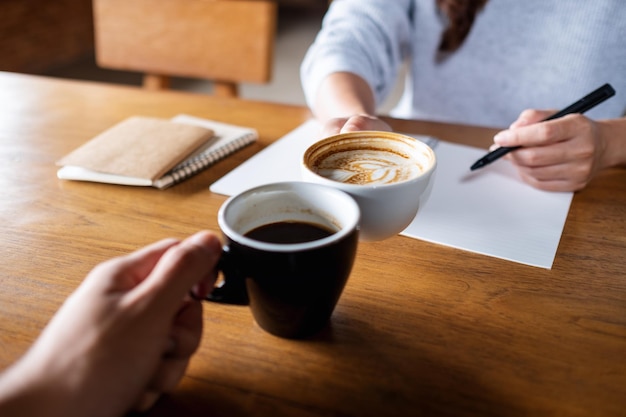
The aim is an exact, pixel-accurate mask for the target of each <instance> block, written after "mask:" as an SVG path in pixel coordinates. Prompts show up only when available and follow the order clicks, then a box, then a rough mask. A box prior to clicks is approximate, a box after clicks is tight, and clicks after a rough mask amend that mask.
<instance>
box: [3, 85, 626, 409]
mask: <svg viewBox="0 0 626 417" xmlns="http://www.w3.org/2000/svg"><path fill="white" fill-rule="evenodd" d="M179 113H188V114H192V115H196V116H199V117H205V118H211V119H215V120H220V121H224V122H229V123H236V124H240V125H244V126H253V127H255V128H257V129H258V130H259V132H260V141H259V142H258V143H257V144H255V145H253V146H251V147H249V148H246V149H245V150H243V151H241V152H239V153H237V154H236V155H234V156H232V157H231V158H228V159H227V160H225V161H223V162H221V163H219V164H217V165H215V166H214V167H212V168H211V169H209V170H208V171H205V172H204V173H202V174H200V175H198V176H196V177H194V178H193V179H191V180H189V181H187V182H185V183H183V184H180V185H178V186H176V187H173V188H171V189H169V190H165V191H158V190H155V189H148V188H140V187H138V188H133V187H123V186H113V185H104V184H91V183H80V182H64V181H60V180H58V179H57V178H56V176H55V173H56V169H57V167H56V166H55V164H54V163H55V161H56V160H57V159H59V158H60V157H61V156H63V155H65V154H66V153H67V152H69V151H70V150H72V149H74V148H75V147H77V146H78V145H80V144H82V143H83V142H85V141H86V140H88V139H89V138H91V137H92V136H94V135H95V134H97V133H99V132H100V131H102V130H103V129H105V128H107V127H109V126H111V125H113V124H114V123H116V122H118V121H120V120H122V119H124V118H126V117H128V116H131V115H148V116H159V117H168V118H169V117H172V116H174V115H176V114H179ZM308 117H310V115H309V113H308V111H307V110H306V109H304V108H300V107H295V106H286V105H277V104H269V103H261V102H248V101H238V100H234V99H216V98H212V97H209V96H202V95H194V94H188V93H180V92H147V91H142V90H139V89H136V88H131V87H118V86H111V85H102V84H95V83H87V82H74V81H62V80H55V79H47V78H41V77H34V76H24V75H15V74H9V73H4V74H0V161H2V164H0V192H1V194H2V196H1V200H0V229H1V231H0V242H1V243H0V254H1V257H2V264H1V266H0V283H1V291H0V324H1V326H2V328H1V331H0V369H1V368H5V367H6V366H8V365H9V364H10V363H12V362H13V361H15V360H16V359H17V358H18V357H19V356H20V355H21V354H22V353H23V352H24V351H25V350H26V349H27V348H28V346H29V345H30V344H31V343H32V342H33V341H34V340H35V338H36V337H37V335H38V334H39V332H40V331H41V329H42V328H43V327H44V326H45V324H46V323H47V321H48V320H49V318H50V317H51V316H52V315H53V314H54V312H55V311H56V310H57V308H58V307H59V306H60V304H61V303H62V302H63V300H64V299H65V298H66V297H67V296H68V295H69V294H70V293H71V292H72V291H73V290H74V289H75V288H76V286H77V285H78V284H79V282H80V281H81V279H82V278H83V277H84V276H85V274H86V273H87V272H88V271H89V270H90V269H91V268H92V267H93V266H94V265H95V264H96V263H98V262H100V261H102V260H105V259H108V258H110V257H113V256H116V255H120V254H123V253H127V252H129V251H132V250H133V249H135V248H137V247H139V246H142V245H145V244H147V243H149V242H152V241H155V240H158V239H160V238H163V237H167V236H175V237H185V236H187V235H189V234H191V233H193V232H195V231H197V230H199V229H203V228H208V229H213V230H217V222H216V213H217V210H218V207H219V206H220V205H221V204H222V202H223V201H224V200H225V198H224V197H223V196H220V195H215V194H212V193H211V192H210V191H209V189H208V187H209V185H210V184H211V183H212V182H214V181H215V180H217V179H218V178H219V177H221V176H223V175H224V174H226V173H227V172H228V171H229V170H231V169H233V168H234V167H235V166H237V165H238V164H240V163H241V162H242V161H244V160H245V159H246V158H248V157H250V156H251V155H253V154H254V153H255V152H258V151H259V150H261V149H262V148H263V147H265V146H267V145H268V144H270V143H271V142H272V141H274V140H276V139H277V138H279V137H280V136H282V135H284V134H286V133H287V132H288V131H290V130H291V129H293V128H295V127H296V126H298V125H299V124H300V123H302V122H304V121H305V120H306V119H307V118H308ZM392 123H393V124H394V125H395V127H396V128H397V129H398V130H402V131H410V132H415V133H423V134H430V135H435V136H438V137H440V138H442V139H445V140H450V141H456V142H463V143H468V144H472V145H477V146H484V147H486V146H487V145H488V144H489V142H490V137H491V135H492V134H493V132H494V130H493V129H486V128H475V127H464V126H454V125H445V124H437V123H426V122H417V121H415V122H409V121H399V120H396V121H392ZM294 157H295V155H294ZM625 271H626V171H624V170H612V171H607V172H605V173H604V174H602V175H601V176H600V177H599V178H598V179H597V180H595V181H594V182H593V183H592V184H590V185H589V187H587V188H586V189H585V190H584V191H582V192H579V193H577V194H576V195H575V196H574V200H573V203H572V207H571V210H570V213H569V216H568V218H567V222H566V224H565V230H564V232H563V237H562V240H561V243H560V246H559V248H558V252H557V256H556V260H555V262H554V266H553V268H552V270H543V269H539V268H535V267H530V266H525V265H520V264H516V263H512V262H508V261H505V260H499V259H494V258H490V257H486V256H482V255H477V254H472V253H468V252H464V251H460V250H455V249H451V248H447V247H443V246H439V245H435V244H431V243H427V242H422V241H419V240H414V239H410V238H407V237H402V236H397V237H394V238H391V239H389V240H387V241H384V242H379V243H362V244H361V245H360V247H359V253H358V257H357V261H356V264H355V267H354V270H353V273H352V276H351V278H350V281H349V283H348V285H347V287H346V289H345V291H344V294H343V296H342V298H341V300H340V302H339V305H338V306H337V309H336V310H335V313H334V315H333V318H332V324H331V325H330V326H329V328H328V329H326V330H325V331H323V332H322V333H321V334H320V335H319V336H317V337H315V338H313V339H311V340H306V341H290V340H283V339H280V338H276V337H274V336H271V335H269V334H267V333H265V332H263V331H262V330H261V329H260V328H259V327H258V326H257V325H256V324H255V323H254V321H253V319H252V316H251V314H250V312H249V310H248V308H246V307H236V306H223V305H212V304H207V305H205V310H204V314H205V320H206V326H205V333H204V336H203V340H202V344H201V346H200V348H199V351H198V352H197V354H196V356H194V358H193V360H192V363H191V365H190V367H189V370H188V372H187V375H186V377H185V378H184V379H183V380H182V382H181V384H180V386H179V388H178V389H177V391H176V392H174V393H173V394H171V395H169V396H167V397H164V398H163V399H162V400H160V401H159V403H157V405H156V407H155V408H154V409H152V411H151V412H150V413H149V414H148V415H150V416H169V415H172V416H244V415H245V416H248V415H250V416H274V417H275V416H331V415H332V416H359V417H364V416H414V415H450V416H462V415H479V416H529V415H532V416H538V415H550V416H557V415H558V416H594V415H597V416H624V415H626V272H625Z"/></svg>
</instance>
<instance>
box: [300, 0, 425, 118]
mask: <svg viewBox="0 0 626 417" xmlns="http://www.w3.org/2000/svg"><path fill="white" fill-rule="evenodd" d="M412 3H413V2H412V1H411V0H335V1H333V2H332V3H331V5H330V8H329V10H328V12H327V13H326V16H325V17H324V20H323V23H322V28H321V30H320V32H319V33H318V35H317V37H316V39H315V41H314V42H313V44H312V45H311V47H310V48H309V50H308V51H307V53H306V55H305V57H304V60H303V62H302V65H301V68H300V78H301V81H302V88H303V90H304V94H305V98H306V100H307V104H308V105H309V106H311V107H312V105H313V101H314V99H315V95H316V92H317V90H318V88H319V85H320V83H321V82H322V81H323V80H324V78H326V77H327V76H328V75H330V74H331V73H335V72H350V73H354V74H356V75H358V76H360V77H361V78H363V79H364V80H365V81H366V82H367V83H368V84H369V86H370V87H371V88H372V91H373V92H374V97H375V100H376V105H377V106H378V105H379V104H380V103H382V102H383V100H384V99H385V98H386V97H387V95H388V94H389V93H390V92H391V90H392V88H393V86H394V83H395V80H396V77H397V75H398V72H399V70H400V67H401V65H402V63H403V61H404V60H405V59H406V58H407V56H408V54H409V51H410V36H411V33H412V31H411V25H412V23H411V10H412Z"/></svg>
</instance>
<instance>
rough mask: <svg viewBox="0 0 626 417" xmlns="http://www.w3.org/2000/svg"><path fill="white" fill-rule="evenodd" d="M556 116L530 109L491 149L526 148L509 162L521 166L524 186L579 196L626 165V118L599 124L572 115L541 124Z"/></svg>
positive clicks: (496, 139) (586, 118)
mask: <svg viewBox="0 0 626 417" xmlns="http://www.w3.org/2000/svg"><path fill="white" fill-rule="evenodd" d="M553 113H554V111H543V110H525V111H524V112H522V113H521V114H520V116H519V117H518V119H517V120H516V121H515V122H513V123H512V124H511V126H510V127H509V129H507V130H503V131H501V132H499V133H498V134H497V135H496V136H495V137H494V142H495V144H494V145H493V147H492V148H497V147H500V146H511V147H512V146H522V148H521V149H517V150H515V151H514V152H510V153H509V154H507V155H506V158H509V160H510V161H511V162H513V163H514V164H515V165H516V166H517V168H518V170H519V173H520V176H521V178H522V180H523V181H525V182H526V183H528V184H530V185H532V186H533V187H536V188H539V189H542V190H548V191H577V190H580V189H582V188H583V187H585V186H586V185H587V183H589V181H591V179H592V178H593V177H594V176H595V174H596V173H597V172H598V171H600V170H601V169H603V168H607V167H610V166H616V165H620V164H624V163H625V161H626V157H625V156H624V153H625V152H626V151H625V149H624V148H625V147H626V144H625V143H624V139H623V137H622V138H620V136H624V130H623V129H626V123H624V122H626V119H622V120H619V119H618V120H617V121H615V120H612V121H594V120H591V119H589V118H588V117H585V116H583V115H582V114H570V115H567V116H564V117H561V118H558V119H555V120H549V121H542V120H544V119H546V118H547V117H548V116H549V115H550V114H553ZM539 122H541V123H539ZM618 125H619V126H618ZM620 129H621V133H620V132H619V131H620ZM614 134H617V135H615V136H614Z"/></svg>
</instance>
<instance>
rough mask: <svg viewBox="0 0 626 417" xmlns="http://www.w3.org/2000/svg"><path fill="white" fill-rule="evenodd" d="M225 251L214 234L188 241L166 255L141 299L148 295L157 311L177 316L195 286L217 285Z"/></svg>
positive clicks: (207, 233)
mask: <svg viewBox="0 0 626 417" xmlns="http://www.w3.org/2000/svg"><path fill="white" fill-rule="evenodd" d="M221 249H222V248H221V243H220V241H219V239H218V238H217V236H216V235H215V234H214V233H211V232H206V231H204V232H199V233H196V234H195V235H193V236H191V237H189V238H187V239H185V240H184V241H182V242H181V243H180V244H178V245H176V246H173V247H171V248H170V249H169V250H168V251H167V252H165V254H164V255H163V256H162V257H161V259H160V260H159V262H158V263H157V264H156V266H155V268H154V269H153V270H152V272H151V273H150V275H149V276H148V277H147V278H146V280H145V281H144V285H142V287H141V288H140V290H141V291H138V295H137V296H139V297H141V296H142V295H148V297H149V298H150V299H151V302H152V304H153V306H154V308H156V309H163V310H164V312H167V314H173V313H174V312H175V311H176V310H177V309H178V307H179V306H180V301H181V300H182V299H183V298H184V297H185V295H186V294H187V293H188V292H189V290H190V289H191V288H192V287H193V286H194V285H196V284H198V283H200V282H204V283H205V285H213V282H214V280H215V276H216V272H215V267H216V265H217V261H218V260H219V257H220V255H221ZM142 292H145V293H147V294H142Z"/></svg>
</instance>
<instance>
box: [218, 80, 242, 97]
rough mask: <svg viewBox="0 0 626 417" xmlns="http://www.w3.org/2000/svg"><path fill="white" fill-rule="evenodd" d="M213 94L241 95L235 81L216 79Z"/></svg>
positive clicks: (225, 95) (221, 95) (224, 95)
mask: <svg viewBox="0 0 626 417" xmlns="http://www.w3.org/2000/svg"><path fill="white" fill-rule="evenodd" d="M213 94H214V95H215V96H218V97H231V98H234V97H239V87H238V85H237V84H235V83H229V82H225V81H215V82H214V83H213Z"/></svg>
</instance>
